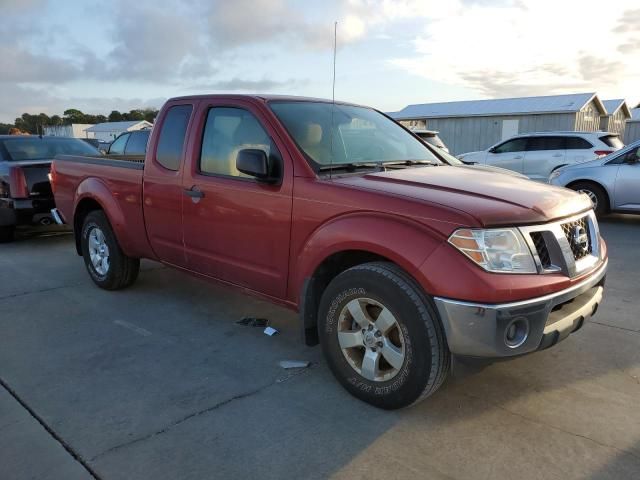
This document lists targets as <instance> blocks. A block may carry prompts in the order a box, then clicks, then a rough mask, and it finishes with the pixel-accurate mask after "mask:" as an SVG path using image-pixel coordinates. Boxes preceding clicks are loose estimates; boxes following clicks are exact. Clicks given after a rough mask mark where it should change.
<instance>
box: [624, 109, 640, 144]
mask: <svg viewBox="0 0 640 480" xmlns="http://www.w3.org/2000/svg"><path fill="white" fill-rule="evenodd" d="M636 140H640V106H639V107H638V108H634V109H633V110H631V118H630V119H629V120H627V128H626V129H625V132H624V143H626V144H627V145H629V144H630V143H632V142H635V141H636Z"/></svg>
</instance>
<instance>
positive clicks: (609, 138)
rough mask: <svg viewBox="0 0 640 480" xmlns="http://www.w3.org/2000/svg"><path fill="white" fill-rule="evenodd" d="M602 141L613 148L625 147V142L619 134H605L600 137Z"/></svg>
mask: <svg viewBox="0 0 640 480" xmlns="http://www.w3.org/2000/svg"><path fill="white" fill-rule="evenodd" d="M600 140H601V141H602V143H604V144H605V145H606V146H607V147H611V148H622V147H624V143H622V140H620V137H618V135H604V136H602V137H600Z"/></svg>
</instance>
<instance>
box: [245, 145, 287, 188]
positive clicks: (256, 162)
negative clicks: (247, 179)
mask: <svg viewBox="0 0 640 480" xmlns="http://www.w3.org/2000/svg"><path fill="white" fill-rule="evenodd" d="M236 168H237V169H238V171H239V172H241V173H244V174H245V175H250V176H252V177H255V178H256V179H258V180H260V181H262V182H267V183H275V182H277V181H278V180H279V179H278V178H274V177H273V176H271V172H270V168H269V159H268V158H267V154H266V153H265V151H264V150H260V149H257V148H245V149H243V150H240V151H239V152H238V156H237V157H236Z"/></svg>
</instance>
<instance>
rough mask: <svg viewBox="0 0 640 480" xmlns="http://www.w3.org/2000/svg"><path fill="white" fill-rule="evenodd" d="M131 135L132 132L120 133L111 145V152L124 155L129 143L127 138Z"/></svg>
mask: <svg viewBox="0 0 640 480" xmlns="http://www.w3.org/2000/svg"><path fill="white" fill-rule="evenodd" d="M129 135H130V134H128V133H125V134H124V135H120V136H119V137H118V138H116V139H115V140H114V141H113V143H112V144H111V146H110V147H109V153H110V154H115V155H122V154H123V153H124V147H125V145H126V144H127V140H129Z"/></svg>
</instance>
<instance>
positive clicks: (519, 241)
mask: <svg viewBox="0 0 640 480" xmlns="http://www.w3.org/2000/svg"><path fill="white" fill-rule="evenodd" d="M449 243H450V244H451V245H453V246H454V247H456V248H457V249H458V250H460V251H461V252H462V253H464V254H465V255H466V256H467V257H469V258H470V259H471V260H473V261H474V262H475V263H476V264H478V265H480V266H481V267H482V268H484V269H485V270H486V271H488V272H497V273H538V270H537V268H536V264H535V261H534V260H533V255H532V254H531V251H530V250H529V247H528V246H527V243H526V242H525V240H524V238H523V237H522V234H521V233H520V231H519V230H518V229H516V228H500V229H490V230H476V229H470V228H461V229H459V230H456V231H455V232H453V234H452V235H451V236H450V237H449Z"/></svg>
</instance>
